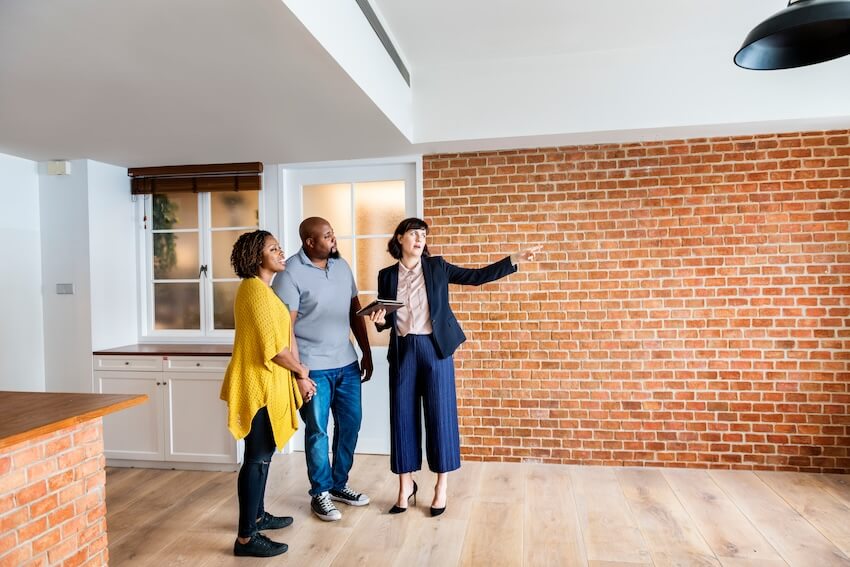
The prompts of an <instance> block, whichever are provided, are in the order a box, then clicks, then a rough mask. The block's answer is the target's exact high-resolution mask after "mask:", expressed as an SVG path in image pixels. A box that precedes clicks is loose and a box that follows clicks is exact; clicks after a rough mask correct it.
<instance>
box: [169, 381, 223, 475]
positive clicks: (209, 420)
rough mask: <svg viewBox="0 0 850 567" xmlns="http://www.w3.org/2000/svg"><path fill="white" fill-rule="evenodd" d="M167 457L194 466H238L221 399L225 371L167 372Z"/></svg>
mask: <svg viewBox="0 0 850 567" xmlns="http://www.w3.org/2000/svg"><path fill="white" fill-rule="evenodd" d="M164 377H165V382H166V384H167V386H168V387H167V388H166V390H165V391H166V392H167V396H168V399H167V400H166V409H167V415H168V419H167V431H166V447H165V458H166V460H169V461H191V462H195V463H236V440H235V439H234V438H233V435H231V434H230V431H228V429H227V405H226V404H225V403H224V402H223V401H221V400H220V399H219V393H220V392H221V384H222V382H223V378H222V372H220V371H218V372H198V371H195V372H165V373H164Z"/></svg>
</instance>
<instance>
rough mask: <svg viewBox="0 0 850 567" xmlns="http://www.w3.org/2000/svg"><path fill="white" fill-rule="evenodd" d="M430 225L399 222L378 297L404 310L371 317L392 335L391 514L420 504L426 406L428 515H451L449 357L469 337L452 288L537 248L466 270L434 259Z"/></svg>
mask: <svg viewBox="0 0 850 567" xmlns="http://www.w3.org/2000/svg"><path fill="white" fill-rule="evenodd" d="M427 235H428V225H427V224H426V223H425V221H423V220H421V219H417V218H409V219H405V220H403V221H401V223H399V225H398V227H397V228H396V229H395V233H394V234H393V237H392V238H391V239H390V241H389V245H388V251H389V253H390V255H392V257H393V258H395V259H397V260H398V262H397V263H396V264H393V265H392V266H389V267H387V268H384V269H383V270H381V271H380V272H379V273H378V297H380V298H384V299H398V300H399V301H403V302H404V307H402V308H400V309H399V310H398V311H395V312H394V313H390V314H386V312H385V311H383V310H381V311H377V312H374V313H372V315H370V319H371V320H372V322H374V323H375V325H376V327H377V329H378V330H379V331H383V330H385V329H390V346H389V354H388V359H389V363H390V439H391V447H390V451H391V453H390V467H391V469H392V471H393V472H394V473H395V474H397V475H399V486H398V501H397V502H396V504H395V505H394V506H393V507H392V509H391V510H390V513H391V514H398V513H400V512H405V511H407V505H408V500H409V499H410V497H413V502H414V504H415V503H416V491H417V490H418V486H417V485H416V482H414V480H413V475H412V473H413V472H414V471H418V470H419V469H420V468H421V466H422V451H421V446H422V441H421V439H422V434H421V431H420V412H421V409H420V407H421V406H424V410H425V452H426V456H427V458H428V466H429V468H430V469H431V470H432V471H433V472H435V473H437V485H436V486H435V487H434V499H433V500H432V502H431V515H432V516H439V515H440V514H442V513H443V511H444V510H445V509H446V489H447V487H448V473H449V472H450V471H453V470H456V469H458V468H460V435H459V432H458V422H457V397H456V394H455V376H454V362H453V360H452V354H453V353H454V351H455V349H457V347H458V346H460V344H461V343H463V342H464V341H465V340H466V336H465V335H464V334H463V331H462V330H461V328H460V325H459V324H458V322H457V319H455V316H454V313H452V309H451V307H450V306H449V284H450V283H452V284H461V285H481V284H484V283H487V282H492V281H494V280H497V279H499V278H503V277H505V276H507V275H508V274H512V273H514V272H515V271H516V270H517V264H518V263H519V262H520V261H528V260H532V259H533V258H534V254H535V252H537V250H539V249H540V247H539V246H538V247H535V248H531V249H529V250H526V251H524V252H521V253H518V254H513V255H511V256H508V257H506V258H504V259H502V260H500V261H498V262H496V263H495V264H491V265H489V266H485V267H483V268H477V269H469V268H461V267H458V266H455V265H452V264H450V263H448V262H446V261H445V260H444V259H443V258H442V257H441V256H431V255H430V253H429V252H428V246H427V244H426V239H427Z"/></svg>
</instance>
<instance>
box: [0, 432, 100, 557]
mask: <svg viewBox="0 0 850 567" xmlns="http://www.w3.org/2000/svg"><path fill="white" fill-rule="evenodd" d="M102 430H103V428H102V419H101V418H96V419H92V420H88V421H86V422H84V423H82V424H80V425H75V426H71V427H68V428H66V429H62V430H60V431H57V432H55V433H50V434H47V435H43V436H41V437H36V438H35V439H32V440H29V441H24V442H22V443H19V444H17V445H13V446H11V447H9V448H7V449H5V450H3V451H2V452H0V567H18V566H23V565H62V566H76V565H86V566H96V565H106V564H107V561H108V550H107V547H106V490H105V482H106V473H105V470H104V465H105V462H104V457H103V435H102Z"/></svg>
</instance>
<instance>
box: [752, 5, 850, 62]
mask: <svg viewBox="0 0 850 567" xmlns="http://www.w3.org/2000/svg"><path fill="white" fill-rule="evenodd" d="M848 53H850V1H848V0H791V1H790V2H789V3H788V7H787V8H785V9H784V10H782V11H781V12H777V13H776V14H774V15H773V16H771V17H770V18H768V19H766V20H765V21H763V22H762V23H760V24H759V25H757V26H756V27H755V28H753V31H751V32H750V33H749V34H747V38H746V39H745V40H744V44H743V45H742V46H741V49H739V50H738V52H737V53H736V54H735V64H736V65H738V66H739V67H743V68H744V69H759V70H763V69H790V68H792V67H803V66H805V65H813V64H814V63H821V62H822V61H829V60H830V59H836V58H838V57H842V56H844V55H847V54H848Z"/></svg>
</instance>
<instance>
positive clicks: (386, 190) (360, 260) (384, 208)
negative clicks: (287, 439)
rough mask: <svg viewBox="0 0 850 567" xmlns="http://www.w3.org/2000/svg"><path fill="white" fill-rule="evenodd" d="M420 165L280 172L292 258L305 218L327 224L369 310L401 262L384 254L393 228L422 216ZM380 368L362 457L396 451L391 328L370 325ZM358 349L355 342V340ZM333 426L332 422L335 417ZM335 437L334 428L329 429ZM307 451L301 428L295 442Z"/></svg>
mask: <svg viewBox="0 0 850 567" xmlns="http://www.w3.org/2000/svg"><path fill="white" fill-rule="evenodd" d="M416 168H417V166H416V163H413V162H411V163H403V164H394V165H384V166H360V167H335V168H321V169H316V168H287V169H283V170H282V172H281V173H282V175H281V179H282V181H283V199H282V209H283V210H282V214H281V219H282V229H283V230H282V231H281V233H282V234H283V238H284V243H283V245H284V247H285V248H286V251H287V256H290V255H292V254H294V253H296V252H297V251H298V249H299V248H300V246H301V241H300V239H299V237H298V225H299V224H300V223H301V221H302V220H303V219H305V218H307V217H311V216H320V217H323V218H325V219H327V220H328V221H329V222H330V223H331V226H332V227H333V229H334V233H335V234H336V238H337V245H338V247H339V251H340V254H341V255H342V257H343V258H345V259H346V261H348V263H349V264H350V265H351V269H352V271H353V272H354V277H355V280H356V281H357V289H358V290H359V292H360V303H361V304H362V305H366V304H367V303H369V302H371V301H372V300H374V299H375V298H376V297H377V285H378V283H377V274H378V270H380V269H381V268H383V267H385V266H388V265H390V264H392V263H394V262H395V260H393V259H392V257H390V255H389V254H388V253H387V252H386V248H387V242H388V241H389V239H390V237H391V236H392V233H393V231H394V230H395V227H396V226H397V225H398V223H399V222H400V221H402V220H403V219H404V218H406V217H411V216H421V210H422V204H421V197H420V195H421V192H420V191H419V190H418V186H417V183H416ZM367 328H368V329H369V343H370V344H371V345H372V360H373V361H374V365H375V370H374V373H373V375H372V379H371V380H370V381H369V382H366V383H365V384H363V424H362V426H361V428H360V438H359V440H358V443H357V452H358V453H372V454H383V455H388V454H389V452H390V410H389V375H388V374H389V368H388V365H387V344H388V342H389V331H384V332H383V333H377V332H376V331H375V327H374V325H372V324H371V323H368V324H367ZM354 344H355V347H356V344H357V343H356V342H354ZM331 421H332V420H331ZM328 431H329V435H332V434H331V433H330V431H331V429H330V428H329V429H328ZM292 448H294V449H296V450H303V448H304V434H303V429H302V430H299V431H298V432H297V433H296V434H295V436H294V437H293V440H292Z"/></svg>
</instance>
